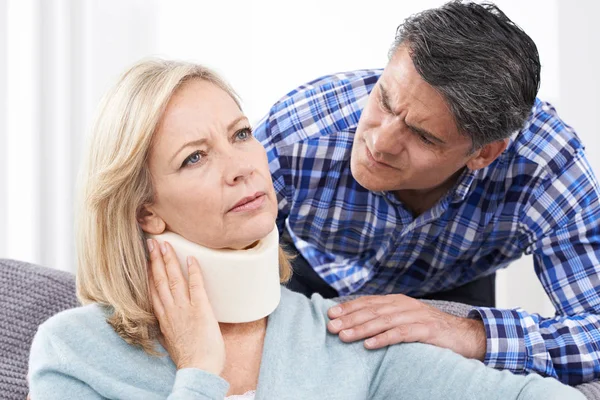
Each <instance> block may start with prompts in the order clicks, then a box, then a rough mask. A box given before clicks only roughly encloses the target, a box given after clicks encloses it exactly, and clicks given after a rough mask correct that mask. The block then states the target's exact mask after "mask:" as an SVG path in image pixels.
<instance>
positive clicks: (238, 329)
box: [219, 317, 267, 340]
mask: <svg viewBox="0 0 600 400" xmlns="http://www.w3.org/2000/svg"><path fill="white" fill-rule="evenodd" d="M219 327H220V328H221V334H222V335H223V339H225V340H227V339H235V338H240V337H247V336H253V335H261V334H262V335H264V333H265V331H266V328H267V317H264V318H261V319H259V320H258V321H251V322H244V323H240V324H230V323H219Z"/></svg>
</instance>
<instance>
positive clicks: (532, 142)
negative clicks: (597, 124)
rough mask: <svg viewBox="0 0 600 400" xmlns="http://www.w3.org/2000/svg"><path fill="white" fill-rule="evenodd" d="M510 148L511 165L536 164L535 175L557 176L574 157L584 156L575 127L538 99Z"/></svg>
mask: <svg viewBox="0 0 600 400" xmlns="http://www.w3.org/2000/svg"><path fill="white" fill-rule="evenodd" d="M509 150H510V152H511V153H512V154H511V156H513V160H512V161H513V165H517V164H521V167H522V164H523V163H529V164H532V165H535V166H536V170H537V173H538V174H542V175H547V176H554V175H557V174H559V173H560V172H561V171H562V170H563V169H564V168H565V167H567V165H568V164H569V163H571V162H572V161H573V160H574V159H576V158H577V157H580V156H581V157H585V155H584V154H583V150H584V146H583V143H582V142H581V139H580V138H579V136H577V133H576V132H575V130H574V129H573V128H572V127H570V126H569V125H567V124H566V123H565V122H564V121H563V120H562V119H561V118H560V117H559V115H558V113H557V112H556V110H555V108H554V107H553V106H552V105H551V104H550V103H547V102H544V101H541V100H539V99H536V102H535V104H534V106H533V108H532V112H531V114H530V116H529V118H528V119H527V121H526V122H525V125H524V126H523V128H522V129H521V131H520V132H519V133H518V134H517V136H516V137H515V139H514V141H513V144H512V146H511V148H510V149H509Z"/></svg>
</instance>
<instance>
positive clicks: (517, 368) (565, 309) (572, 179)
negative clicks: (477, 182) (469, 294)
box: [470, 149, 600, 385]
mask: <svg viewBox="0 0 600 400" xmlns="http://www.w3.org/2000/svg"><path fill="white" fill-rule="evenodd" d="M599 193H600V191H599V189H598V183H597V181H596V178H595V177H594V174H593V172H592V169H591V167H590V166H589V164H588V162H587V160H586V159H585V155H584V152H583V150H582V149H580V150H579V151H578V152H577V153H576V155H575V156H574V157H573V159H572V160H571V161H570V162H569V163H567V165H566V166H565V167H564V168H562V171H561V173H560V174H557V175H556V176H553V177H550V178H547V179H545V180H544V182H542V183H541V184H540V187H539V188H538V189H536V191H535V192H534V193H533V195H532V197H531V200H530V201H529V203H528V206H527V208H526V209H525V210H524V215H523V219H522V223H523V231H524V232H525V234H524V235H523V236H524V237H525V239H524V241H525V244H524V247H525V248H526V253H529V254H531V253H533V256H534V267H535V271H536V274H537V276H538V278H539V280H540V281H541V283H542V285H543V287H544V289H545V291H546V293H547V294H548V296H549V297H550V300H551V301H552V303H553V304H554V307H555V308H556V315H555V316H554V317H552V318H544V317H542V316H540V315H538V314H530V313H527V312H526V311H524V310H522V309H515V310H499V309H494V308H476V309H474V310H472V311H471V313H470V316H471V317H474V318H481V319H482V320H483V322H484V325H485V329H486V332H487V338H488V339H487V354H486V358H485V363H486V364H487V365H489V366H492V367H494V368H499V369H508V370H511V371H514V372H525V373H527V372H532V371H534V372H537V373H539V374H543V375H546V376H552V377H556V378H558V379H560V380H561V381H562V382H564V383H567V384H570V385H576V384H579V383H582V382H587V381H591V380H593V379H597V378H598V377H600V351H599V349H600V333H599V332H600V317H599V314H600V313H599V311H600V295H599V293H600V262H599V260H600V202H599V198H600V196H599Z"/></svg>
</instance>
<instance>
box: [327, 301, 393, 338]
mask: <svg viewBox="0 0 600 400" xmlns="http://www.w3.org/2000/svg"><path fill="white" fill-rule="evenodd" d="M396 313H398V309H397V307H395V306H394V305H392V304H383V305H378V304H376V305H370V306H367V307H364V308H361V309H358V310H356V311H354V312H352V313H349V314H345V315H343V316H341V317H338V318H335V319H332V320H331V321H329V323H328V324H327V329H328V330H329V332H331V333H339V332H340V331H342V330H344V329H349V328H354V327H357V326H359V325H362V324H365V323H367V322H369V321H373V320H379V319H383V320H386V321H387V320H390V319H391V318H392V314H396ZM390 322H391V321H390ZM378 333H379V332H378Z"/></svg>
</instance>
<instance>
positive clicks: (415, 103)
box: [351, 47, 475, 191]
mask: <svg viewBox="0 0 600 400" xmlns="http://www.w3.org/2000/svg"><path fill="white" fill-rule="evenodd" d="M470 150H471V139H470V138H468V137H466V136H464V135H461V134H460V133H459V131H458V128H457V127H456V124H455V122H454V119H453V117H452V114H451V113H450V109H449V108H448V106H447V105H446V102H445V101H444V99H443V98H442V96H441V95H440V94H439V93H438V92H437V91H436V90H435V89H434V88H433V87H432V86H430V85H429V84H428V83H426V82H425V81H424V80H423V79H422V78H421V76H420V75H419V73H418V72H417V70H416V69H415V67H414V65H413V62H412V60H411V58H410V56H409V54H408V52H407V50H406V49H405V48H404V47H400V48H399V49H398V50H397V51H396V54H395V55H394V57H393V58H392V59H391V60H390V62H389V63H388V65H387V67H386V68H385V70H384V72H383V74H382V75H381V78H380V79H379V81H378V82H377V85H376V86H375V87H374V89H373V91H372V92H371V94H370V96H369V100H368V102H367V105H366V107H365V109H364V110H363V112H362V115H361V118H360V121H359V124H358V128H357V130H356V135H355V137H354V144H353V147H352V157H351V169H352V175H353V176H354V178H355V179H356V180H357V181H358V183H360V184H361V185H362V186H363V187H365V188H367V189H369V190H372V191H402V190H417V191H419V190H431V189H434V188H436V187H438V186H440V185H442V184H443V183H444V182H446V181H447V180H448V179H449V178H450V177H452V176H453V175H454V174H455V173H456V172H457V171H459V170H460V169H461V168H463V167H464V166H465V165H466V163H467V161H469V159H470V158H471V157H474V156H475V154H471V153H470Z"/></svg>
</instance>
